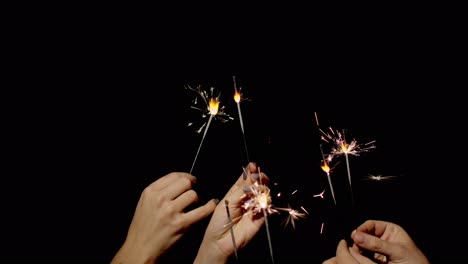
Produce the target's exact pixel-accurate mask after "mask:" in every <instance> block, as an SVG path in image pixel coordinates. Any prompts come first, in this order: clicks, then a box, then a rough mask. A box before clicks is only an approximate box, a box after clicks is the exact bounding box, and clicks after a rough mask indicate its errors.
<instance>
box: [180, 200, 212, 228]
mask: <svg viewBox="0 0 468 264" xmlns="http://www.w3.org/2000/svg"><path fill="white" fill-rule="evenodd" d="M218 203H219V200H218V199H211V200H210V201H208V202H207V203H206V204H205V205H203V206H200V207H198V208H196V209H193V210H192V211H189V212H187V213H185V218H186V221H187V222H188V223H189V224H193V223H196V222H198V221H200V220H202V219H204V218H205V217H207V216H209V215H210V214H211V213H213V211H214V210H215V208H216V206H217V205H218Z"/></svg>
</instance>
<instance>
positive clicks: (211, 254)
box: [193, 242, 229, 264]
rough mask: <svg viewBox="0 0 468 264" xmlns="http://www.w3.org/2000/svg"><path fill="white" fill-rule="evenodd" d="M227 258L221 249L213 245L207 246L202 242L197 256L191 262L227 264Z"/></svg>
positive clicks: (196, 263) (197, 263)
mask: <svg viewBox="0 0 468 264" xmlns="http://www.w3.org/2000/svg"><path fill="white" fill-rule="evenodd" d="M228 258H229V256H228V255H226V254H224V253H223V252H222V251H221V249H220V248H219V247H218V246H217V245H215V244H214V243H211V244H208V243H204V242H202V244H201V246H200V248H199V249H198V253H197V256H196V257H195V260H194V261H193V263H194V264H200V263H203V264H204V263H210V264H211V263H212V264H216V263H223V264H224V263H227V261H228Z"/></svg>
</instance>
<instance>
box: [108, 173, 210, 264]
mask: <svg viewBox="0 0 468 264" xmlns="http://www.w3.org/2000/svg"><path fill="white" fill-rule="evenodd" d="M195 182H196V178H195V177H194V176H192V175H190V174H188V173H183V172H173V173H169V174H167V175H165V176H163V177H161V178H160V179H158V180H157V181H155V182H153V183H152V184H150V185H149V186H148V187H146V188H145V190H144V191H143V193H142V194H141V196H140V200H139V201H138V204H137V207H136V210H135V214H134V216H133V219H132V222H131V224H130V228H129V230H128V233H127V237H126V239H125V242H124V244H123V245H122V247H121V248H120V249H119V251H118V252H117V254H116V255H115V256H114V258H113V259H112V262H111V263H112V264H114V263H156V262H157V261H158V259H159V258H160V257H161V255H162V254H163V253H164V252H166V251H167V250H168V249H169V248H170V247H172V246H173V245H174V243H176V242H177V241H178V240H179V239H180V238H181V237H182V236H183V235H184V232H185V231H186V230H187V229H188V228H189V227H190V226H191V225H192V224H194V223H196V222H198V221H200V220H202V219H203V218H205V217H207V216H208V215H210V214H211V213H212V212H213V210H214V209H215V207H216V204H217V201H215V200H211V201H209V202H207V203H206V204H205V205H203V206H200V207H198V208H196V209H193V210H191V211H189V212H184V209H185V208H186V207H187V206H189V205H190V204H193V203H196V202H198V195H197V193H196V192H195V191H194V190H192V185H193V184H194V183H195Z"/></svg>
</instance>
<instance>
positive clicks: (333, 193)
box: [320, 144, 336, 205]
mask: <svg viewBox="0 0 468 264" xmlns="http://www.w3.org/2000/svg"><path fill="white" fill-rule="evenodd" d="M320 153H322V159H323V166H322V170H323V171H325V173H326V174H327V179H328V185H330V191H331V193H332V197H333V202H335V205H336V199H335V192H334V191H333V185H332V182H331V178H330V167H329V166H328V164H327V161H326V160H325V155H324V154H323V149H322V144H320Z"/></svg>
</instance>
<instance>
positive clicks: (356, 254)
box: [349, 247, 375, 264]
mask: <svg viewBox="0 0 468 264" xmlns="http://www.w3.org/2000/svg"><path fill="white" fill-rule="evenodd" d="M349 253H350V254H351V256H353V258H354V259H356V260H357V261H358V262H359V264H374V263H375V262H374V261H372V260H370V259H369V258H367V257H366V256H364V255H362V254H361V252H360V251H359V249H357V248H356V247H350V248H349Z"/></svg>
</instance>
